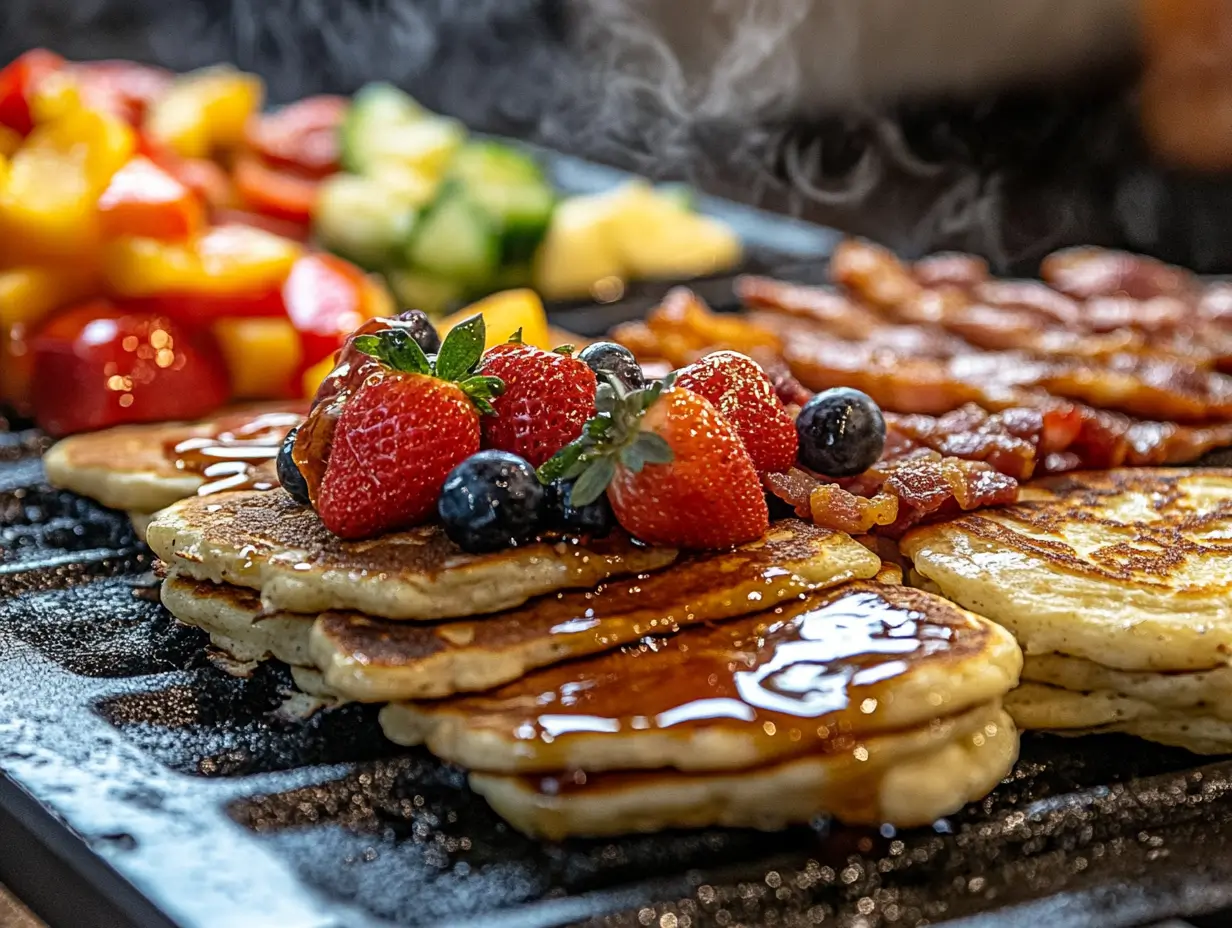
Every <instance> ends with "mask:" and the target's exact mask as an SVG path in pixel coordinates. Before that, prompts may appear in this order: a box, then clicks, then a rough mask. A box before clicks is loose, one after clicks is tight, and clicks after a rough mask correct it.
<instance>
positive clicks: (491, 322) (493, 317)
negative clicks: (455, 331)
mask: <svg viewBox="0 0 1232 928" xmlns="http://www.w3.org/2000/svg"><path fill="white" fill-rule="evenodd" d="M476 313H482V314H483V322H484V327H485V328H486V330H487V347H488V348H491V347H492V346H493V345H499V344H501V343H503V342H507V341H509V338H510V336H512V335H513V333H514V332H516V331H517V330H518V329H521V330H522V341H523V342H525V343H526V344H528V345H534V346H535V347H536V348H544V349H547V350H551V349H552V348H555V347H556V345H555V344H553V342H552V336H551V334H550V332H549V330H548V317H547V313H546V312H544V310H543V301H542V300H540V299H539V294H537V293H535V291H534V290H525V289H523V290H505V291H503V292H501V293H494V294H492V295H491V296H489V297H485V298H484V299H482V300H480V301H479V302H478V303H472V304H471V305H470V306H468V307H466V308H465V309H462V310H459V311H458V312H456V313H454V314H453V315H452V316H448V317H446V318H444V319H442V320H441V321H440V322H438V323H437V325H436V327H437V330H438V331H439V332H440V333H441V335H442V336H444V335H445V333H446V332H448V331H449V330H450V329H452V328H453V327H454V326H455V325H457V324H458V323H460V322H465V321H466V320H467V319H469V318H471V317H472V316H474V315H475V314H476Z"/></svg>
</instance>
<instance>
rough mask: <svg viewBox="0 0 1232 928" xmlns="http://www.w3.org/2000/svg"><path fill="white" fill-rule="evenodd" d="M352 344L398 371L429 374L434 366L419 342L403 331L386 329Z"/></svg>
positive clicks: (360, 337)
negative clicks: (429, 361)
mask: <svg viewBox="0 0 1232 928" xmlns="http://www.w3.org/2000/svg"><path fill="white" fill-rule="evenodd" d="M352 344H354V346H355V348H356V349H357V350H359V351H362V352H363V353H364V354H366V355H370V356H372V357H374V358H376V359H377V360H378V361H380V362H381V363H382V364H386V365H388V366H389V367H392V368H393V369H394V370H396V371H405V372H406V373H408V374H427V373H429V372H430V371H431V370H432V365H431V364H429V363H428V358H427V355H425V354H424V352H423V349H422V348H420V347H419V342H417V341H415V339H413V338H411V335H410V333H409V332H406V331H405V330H403V329H385V330H384V331H382V332H378V333H376V334H375V335H360V336H358V337H357V338H356V339H355V341H354V342H352Z"/></svg>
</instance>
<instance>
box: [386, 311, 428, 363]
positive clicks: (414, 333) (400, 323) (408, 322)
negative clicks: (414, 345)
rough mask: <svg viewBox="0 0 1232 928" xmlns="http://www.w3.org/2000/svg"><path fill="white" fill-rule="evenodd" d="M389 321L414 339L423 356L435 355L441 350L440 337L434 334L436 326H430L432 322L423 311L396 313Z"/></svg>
mask: <svg viewBox="0 0 1232 928" xmlns="http://www.w3.org/2000/svg"><path fill="white" fill-rule="evenodd" d="M390 321H391V322H393V323H395V324H396V326H397V328H399V329H402V330H403V331H405V332H407V333H408V334H409V335H410V336H411V338H413V339H415V341H417V342H418V343H419V347H420V348H422V349H423V352H424V354H435V353H436V352H438V351H440V350H441V337H440V336H439V335H438V334H437V333H436V326H434V325H433V324H432V320H431V319H429V318H428V314H427V313H425V312H424V311H423V310H421V309H408V310H407V311H406V312H402V313H398V315H396V316H394V318H393V319H392V320H390Z"/></svg>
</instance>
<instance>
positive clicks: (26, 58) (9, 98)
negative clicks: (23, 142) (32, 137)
mask: <svg viewBox="0 0 1232 928" xmlns="http://www.w3.org/2000/svg"><path fill="white" fill-rule="evenodd" d="M64 64H65V62H64V59H63V58H61V57H60V56H59V55H57V54H55V53H54V52H49V51H47V50H46V49H44V48H35V49H32V50H30V51H28V52H26V53H25V54H24V55H21V56H20V57H18V58H16V59H15V60H14V61H12V62H11V63H10V64H9V65H8V66H7V67H5V68H4V69H3V70H0V125H4V126H8V127H9V128H10V129H14V130H16V131H17V132H20V133H21V134H22V135H27V134H28V133H29V132H30V130H31V129H33V128H34V119H33V117H32V116H31V115H30V98H31V95H32V94H33V92H34V88H35V87H37V86H38V83H39V81H41V80H42V79H43V78H44V77H46V76H47V75H48V74H51V73H53V72H55V71H59V70H60V69H61V68H63V67H64Z"/></svg>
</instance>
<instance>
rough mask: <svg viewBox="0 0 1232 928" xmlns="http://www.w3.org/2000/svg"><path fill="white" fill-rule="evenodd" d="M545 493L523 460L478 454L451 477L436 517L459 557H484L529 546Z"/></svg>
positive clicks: (503, 453) (493, 453) (499, 453)
mask: <svg viewBox="0 0 1232 928" xmlns="http://www.w3.org/2000/svg"><path fill="white" fill-rule="evenodd" d="M543 494H544V490H543V487H542V486H541V485H540V483H539V480H538V478H537V477H536V476H535V469H534V468H533V467H531V466H530V463H529V462H527V460H526V459H525V458H520V457H518V456H517V455H516V454H510V453H509V452H507V451H480V452H479V453H478V454H475V455H472V456H471V457H469V458H467V459H466V460H465V461H463V462H462V463H461V464H459V465H458V466H457V467H455V468H454V469H453V470H451V471H450V472H449V476H448V477H446V478H445V484H444V486H442V487H441V495H440V499H439V500H438V501H437V512H438V513H439V514H440V517H441V522H442V523H443V524H444V526H445V534H447V535H448V536H449V537H450V538H451V539H452V540H453V541H454V543H455V544H457V545H458V547H460V548H461V549H462V550H463V551H469V552H471V553H472V554H482V553H484V552H488V551H499V550H501V549H502V548H509V547H513V546H516V545H519V544H522V543H524V542H526V541H529V540H531V539H532V538H533V537H534V535H535V531H536V529H537V528H538V525H539V518H540V510H541V507H542V504H543Z"/></svg>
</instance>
